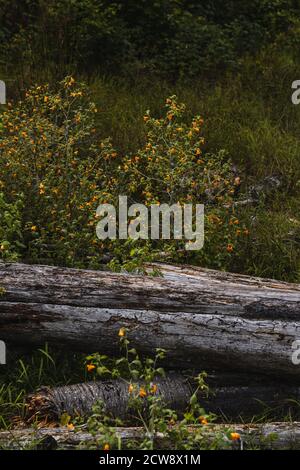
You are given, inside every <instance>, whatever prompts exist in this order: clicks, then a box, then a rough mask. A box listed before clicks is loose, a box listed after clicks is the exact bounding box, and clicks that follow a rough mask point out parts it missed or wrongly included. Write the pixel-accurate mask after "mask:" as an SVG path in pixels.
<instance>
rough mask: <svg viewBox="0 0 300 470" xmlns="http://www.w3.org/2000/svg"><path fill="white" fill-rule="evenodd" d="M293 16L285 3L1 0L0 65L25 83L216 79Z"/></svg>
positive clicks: (295, 8)
mask: <svg viewBox="0 0 300 470" xmlns="http://www.w3.org/2000/svg"><path fill="white" fill-rule="evenodd" d="M298 16H299V6H298V5H297V4H296V3H295V2H293V1H292V0H264V1H261V0H255V1H252V2H245V1H243V0H238V1H234V2H233V1H229V2H223V1H220V0H210V1H209V2H207V1H200V2H196V1H195V0H160V1H157V0H150V1H149V0H140V1H139V2H136V1H132V0H126V1H122V2H121V1H111V0H102V1H97V0H78V1H72V0H51V1H47V2H46V1H44V0H26V1H23V2H19V1H16V0H14V1H8V0H1V1H0V24H1V27H0V39H1V56H0V63H2V65H3V66H7V71H10V72H11V71H12V70H13V68H12V66H18V69H19V70H20V71H21V72H22V75H23V78H24V79H26V80H27V82H28V81H30V80H31V79H32V72H33V71H35V73H36V72H37V71H38V72H39V73H41V74H43V76H47V75H48V76H51V75H53V74H54V75H55V76H56V77H57V76H62V74H66V73H69V72H70V71H74V70H75V71H87V70H89V71H90V72H91V71H95V70H99V69H101V71H102V72H105V73H108V74H112V73H118V74H119V73H120V71H122V72H123V73H126V74H131V75H134V74H135V73H136V71H137V70H140V71H144V70H145V69H146V70H147V71H149V70H155V72H156V73H159V74H164V75H165V76H168V77H174V78H176V77H178V76H181V77H195V76H198V75H199V74H201V75H202V76H203V74H205V73H207V72H210V73H214V74H218V75H220V73H222V72H223V70H224V69H228V68H229V69H233V70H235V69H236V68H238V67H239V65H240V59H241V58H242V57H244V56H245V55H246V54H249V53H251V54H254V53H257V52H258V51H259V50H260V49H261V48H262V47H263V46H264V45H266V44H268V43H270V42H273V41H275V40H276V38H277V37H278V35H279V34H280V33H281V32H283V31H287V30H288V29H290V28H291V27H292V26H294V25H295V24H298V20H297V18H298ZM295 31H298V29H297V28H295ZM296 36H297V37H299V35H297V34H296Z"/></svg>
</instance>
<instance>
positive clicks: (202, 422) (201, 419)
mask: <svg viewBox="0 0 300 470" xmlns="http://www.w3.org/2000/svg"><path fill="white" fill-rule="evenodd" d="M199 421H200V423H201V424H203V426H206V425H207V424H208V421H207V419H206V418H205V417H204V416H200V418H199Z"/></svg>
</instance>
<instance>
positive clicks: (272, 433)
mask: <svg viewBox="0 0 300 470" xmlns="http://www.w3.org/2000/svg"><path fill="white" fill-rule="evenodd" d="M188 429H189V432H190V433H195V431H196V430H197V428H196V427H195V426H194V427H193V426H190V427H189V428H188ZM198 429H199V428H198ZM114 431H115V434H116V436H118V438H119V439H120V441H121V442H122V449H124V448H126V444H127V443H128V441H135V442H140V441H141V440H142V439H143V438H144V437H145V431H144V429H143V428H139V427H132V428H121V427H119V428H115V429H114ZM230 432H235V433H239V434H240V436H241V439H240V440H239V441H238V442H237V441H235V442H231V441H230V439H229V438H228V439H225V440H224V444H222V445H220V447H219V449H223V448H225V449H228V448H229V449H230V448H234V449H240V448H241V447H242V448H244V449H247V448H248V449H257V448H260V449H268V450H286V449H288V450H295V449H300V423H299V422H286V423H285V422H283V423H282V422H279V423H268V424H238V425H237V424H217V425H215V424H213V425H207V426H205V433H204V435H205V443H206V445H207V444H209V443H211V442H213V441H214V439H215V437H216V433H224V436H225V435H227V434H228V433H230ZM229 435H230V434H229ZM101 438H102V440H103V436H101V434H97V433H96V434H95V435H91V434H90V433H89V432H88V431H87V430H86V429H85V428H82V429H79V430H78V431H70V430H68V429H67V427H60V428H40V429H37V430H33V429H30V428H26V429H13V430H9V431H0V448H1V449H10V450H13V449H20V450H25V449H47V450H48V449H53V450H54V449H65V450H69V449H75V448H77V449H78V448H79V449H80V448H81V449H84V448H91V449H93V448H96V449H97V450H100V449H99V442H101ZM153 439H154V441H155V447H156V448H161V449H169V448H170V442H169V440H168V439H167V438H166V436H165V435H163V434H161V433H156V434H154V436H153ZM102 445H103V444H102ZM195 448H196V449H199V444H198V445H195ZM200 449H201V445H200Z"/></svg>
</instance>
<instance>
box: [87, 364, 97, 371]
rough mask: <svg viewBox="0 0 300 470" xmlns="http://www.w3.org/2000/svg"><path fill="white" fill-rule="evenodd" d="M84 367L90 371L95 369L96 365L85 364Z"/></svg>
mask: <svg viewBox="0 0 300 470" xmlns="http://www.w3.org/2000/svg"><path fill="white" fill-rule="evenodd" d="M86 369H87V371H88V372H92V371H93V370H94V369H96V366H94V364H87V365H86Z"/></svg>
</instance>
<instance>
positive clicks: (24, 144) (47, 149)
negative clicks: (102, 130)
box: [0, 77, 114, 265]
mask: <svg viewBox="0 0 300 470" xmlns="http://www.w3.org/2000/svg"><path fill="white" fill-rule="evenodd" d="M95 112H96V108H95V106H94V105H93V103H91V102H90V101H89V99H88V96H87V93H86V90H85V89H84V87H82V86H80V85H77V84H75V81H74V79H73V78H70V77H69V78H66V79H65V80H64V81H63V82H62V83H61V86H60V88H59V90H58V91H57V92H52V93H51V92H50V90H49V87H48V86H37V87H34V88H32V89H30V90H29V91H28V92H27V93H26V96H25V99H24V101H22V102H19V103H18V104H14V105H13V107H12V106H10V107H9V109H8V110H7V111H6V112H4V113H3V119H2V123H3V127H2V132H1V133H0V166H1V168H2V169H3V170H4V169H5V172H4V171H3V173H2V178H1V186H2V191H3V192H4V193H5V195H6V197H7V198H8V199H9V200H11V201H15V200H16V199H17V198H18V194H19V193H20V192H22V193H23V195H24V203H25V204H24V210H23V227H22V229H23V236H24V239H25V242H26V250H27V251H26V256H29V257H30V259H31V260H33V261H35V260H40V259H45V260H47V261H49V262H54V263H65V264H67V265H80V264H81V263H82V260H85V263H86V264H88V263H89V260H90V259H91V257H93V256H95V255H96V254H97V253H98V251H97V249H96V244H97V240H96V234H95V229H94V218H95V209H96V207H97V201H98V192H99V190H100V189H101V188H102V179H103V174H104V172H105V171H107V167H108V164H109V162H110V160H111V159H112V158H113V156H114V151H113V149H112V146H111V144H110V142H109V141H108V140H107V141H105V142H102V143H101V145H100V144H99V145H98V144H97V141H96V137H95V128H94V122H93V119H94V113H95Z"/></svg>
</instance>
